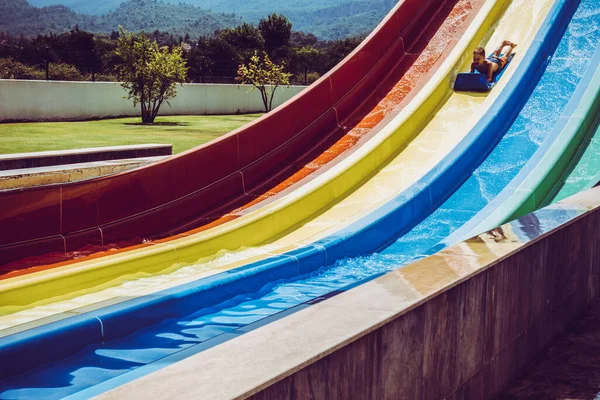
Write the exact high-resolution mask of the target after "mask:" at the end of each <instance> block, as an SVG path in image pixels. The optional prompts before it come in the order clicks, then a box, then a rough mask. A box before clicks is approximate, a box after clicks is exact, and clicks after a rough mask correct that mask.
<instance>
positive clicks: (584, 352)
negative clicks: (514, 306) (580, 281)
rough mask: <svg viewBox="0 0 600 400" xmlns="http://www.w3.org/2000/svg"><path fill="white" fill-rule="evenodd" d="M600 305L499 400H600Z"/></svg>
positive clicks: (575, 324) (557, 339) (533, 365)
mask: <svg viewBox="0 0 600 400" xmlns="http://www.w3.org/2000/svg"><path fill="white" fill-rule="evenodd" d="M599 394H600V301H598V300H597V301H596V302H595V303H594V304H593V306H592V307H591V308H590V310H589V311H588V312H587V313H586V314H585V315H584V316H583V317H582V318H580V319H579V320H578V321H577V322H575V323H573V324H572V325H571V326H570V327H569V328H568V329H567V331H566V332H565V333H564V334H562V335H561V336H559V337H557V338H556V339H555V340H554V341H552V342H551V343H550V345H549V346H548V347H547V348H546V350H544V351H543V352H542V353H541V354H540V357H539V358H538V360H537V361H536V362H534V363H533V364H532V365H531V366H530V367H529V368H527V370H526V371H525V373H524V374H522V376H521V378H520V379H518V380H516V381H513V382H512V383H511V384H509V386H508V388H507V390H506V391H505V392H504V393H503V394H502V395H500V396H498V397H497V399H507V400H508V399H565V400H566V399H569V400H574V399H598V398H600V397H599Z"/></svg>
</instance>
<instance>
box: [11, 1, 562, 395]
mask: <svg viewBox="0 0 600 400" xmlns="http://www.w3.org/2000/svg"><path fill="white" fill-rule="evenodd" d="M567 3H568V2H565V1H563V2H558V3H557V4H556V5H555V8H554V9H553V10H552V14H551V16H553V18H550V19H549V21H550V22H548V23H547V24H546V26H545V27H543V28H542V31H544V30H545V29H547V28H548V27H556V25H564V24H565V14H566V15H568V14H569V12H568V7H565V4H567ZM516 4H517V5H514V4H513V5H514V8H513V9H512V10H511V9H509V11H508V14H507V15H505V18H506V19H505V20H504V21H507V20H512V18H511V17H512V16H513V15H514V14H512V13H516V12H520V13H522V14H523V15H526V14H527V13H525V12H524V11H525V10H526V8H525V9H524V8H523V7H522V6H521V5H520V4H518V3H516ZM565 10H566V11H565ZM531 11H533V10H531ZM561 12H562V13H563V14H562V15H558V14H561ZM531 15H537V18H542V17H540V16H539V13H535V12H533V13H531V14H529V15H528V16H527V15H526V16H525V18H527V17H529V16H531ZM543 15H545V13H542V16H543ZM501 21H502V20H501ZM533 21H535V18H534V19H533ZM551 22H553V23H551ZM522 25H525V24H522ZM534 25H535V23H534ZM538 25H539V22H538ZM536 28H537V27H536V26H535V27H533V28H532V29H533V30H534V32H535V30H536ZM559 31H560V30H559ZM541 35H542V37H544V36H543V33H542V34H541ZM548 35H549V37H548V38H547V39H551V38H552V36H553V35H554V36H556V35H557V33H556V32H553V33H548ZM558 35H560V34H558ZM539 37H540V33H538V36H536V40H537V41H538V43H539V44H540V46H539V47H538V49H537V50H538V51H542V50H541V48H543V47H544V43H543V42H544V41H543V40H541V41H540V40H539ZM522 43H526V41H523V42H522ZM546 46H547V44H546ZM533 53H534V54H535V55H537V56H539V55H540V54H539V53H537V51H534V52H533ZM542 54H543V53H542ZM532 59H533V60H535V59H537V57H535V56H532V57H530V60H529V61H530V63H531V61H533V60H532ZM528 71H529V69H528ZM515 78H516V77H513V79H515ZM517 82H521V81H519V80H518V79H517ZM498 100H503V103H504V105H505V106H506V104H507V103H508V99H496V101H498ZM503 109H504V108H500V110H503ZM479 133H481V129H480V132H479ZM471 148H472V147H471ZM463 150H464V149H463ZM463 154H464V151H463ZM388 207H389V206H388ZM378 210H379V208H378ZM388 211H389V208H388ZM374 214H375V215H374ZM388 214H389V212H388ZM369 217H370V219H376V218H377V217H378V215H377V213H376V212H374V213H370V215H369ZM390 222H394V221H390ZM396 223H397V220H396ZM389 254H390V253H388V256H389ZM300 258H301V256H300V255H298V259H300ZM398 260H399V259H398V258H393V259H392V260H391V261H392V262H394V265H395V266H397V265H398ZM287 261H288V262H289V259H288V260H287ZM388 261H390V260H388ZM348 263H354V264H353V265H354V267H355V268H354V275H353V276H350V277H349V276H348V275H346V276H343V275H340V269H344V267H346V268H347V267H348ZM376 263H377V262H376ZM376 263H375V264H376ZM325 265H327V262H325ZM374 266H376V265H373V263H372V262H370V260H369V259H366V260H365V259H358V260H350V261H345V262H342V263H341V264H338V265H337V270H336V268H332V269H329V270H327V271H325V272H324V273H322V274H318V275H316V276H311V275H309V276H308V277H307V276H306V275H305V276H304V280H305V281H308V285H305V286H304V287H303V290H304V291H303V292H301V291H300V290H299V289H300V285H298V284H294V282H291V283H290V284H286V285H287V286H286V287H285V290H284V291H279V292H277V293H276V296H273V295H271V294H272V293H267V295H265V296H264V297H263V298H262V299H260V300H261V301H254V300H248V301H245V302H244V300H246V299H242V300H238V301H237V303H238V304H239V303H240V302H241V303H242V304H239V306H238V307H236V306H235V305H236V304H235V303H236V302H234V305H233V307H230V308H229V309H228V310H227V311H226V312H221V313H217V314H218V315H214V314H213V315H209V316H207V315H206V314H207V312H206V311H204V312H200V313H199V315H194V314H193V312H194V311H198V308H199V305H202V306H207V305H210V304H211V302H212V301H218V300H219V297H218V296H215V294H216V293H215V292H216V290H220V291H222V292H225V293H224V295H225V296H229V297H231V296H233V295H234V294H235V293H238V294H239V293H243V292H244V291H243V290H241V289H242V288H240V287H237V288H236V287H233V285H230V284H229V283H230V282H223V281H221V282H220V285H219V286H218V287H213V289H214V290H213V291H206V292H204V293H203V294H200V295H198V294H197V295H196V297H195V298H192V297H191V296H189V292H190V291H191V290H193V289H197V287H198V282H194V283H193V284H192V285H188V287H186V288H181V287H179V288H175V289H174V290H172V291H171V293H170V294H165V293H154V295H153V296H152V297H153V299H152V301H153V302H154V304H153V305H152V304H151V305H150V306H153V307H148V304H147V303H146V304H143V303H142V302H141V301H138V302H137V303H136V302H135V301H134V302H133V304H131V303H130V304H129V306H130V310H134V311H135V314H137V316H136V315H135V314H134V313H128V314H125V315H123V314H121V315H118V311H117V310H116V309H115V307H113V308H112V309H110V307H109V309H108V310H106V309H104V310H96V311H95V312H94V315H96V316H98V318H100V320H101V321H102V322H103V327H104V328H105V330H104V331H103V335H105V337H103V338H105V339H107V340H110V339H111V338H114V336H113V335H116V336H117V337H118V336H119V335H122V334H123V333H124V331H125V330H126V329H127V328H126V327H125V325H127V324H129V323H131V322H132V321H131V320H132V319H136V318H137V319H138V321H139V320H143V319H146V321H148V320H150V319H152V318H154V317H153V316H152V315H151V313H152V312H153V313H154V314H157V313H158V314H159V315H160V316H161V318H165V317H174V316H175V315H174V314H175V313H176V312H180V313H182V314H185V313H187V314H191V315H186V317H185V318H183V321H182V320H181V319H180V320H175V321H166V322H165V323H164V324H162V325H161V326H160V327H158V328H154V327H153V328H152V329H151V330H150V331H149V332H148V331H145V332H140V334H139V335H141V336H138V335H137V334H136V335H134V336H135V337H129V338H128V339H127V340H125V341H120V342H119V343H113V344H110V345H109V346H103V348H100V349H98V348H94V350H92V351H90V352H86V353H85V354H83V355H82V356H81V357H78V359H77V361H74V360H70V361H68V362H67V364H68V367H67V366H65V364H64V363H60V365H61V366H55V367H54V368H55V369H52V370H51V371H53V372H56V375H54V374H52V373H51V374H50V376H53V377H54V378H56V376H60V377H62V376H65V371H77V374H76V375H74V376H76V377H78V378H82V379H75V381H73V382H69V384H68V385H67V386H68V388H67V389H65V390H66V391H67V393H68V391H71V390H74V389H73V388H74V387H78V388H81V385H82V381H84V380H86V379H87V378H89V377H91V376H92V375H93V372H99V371H98V370H97V369H96V368H100V370H101V371H102V372H103V373H106V374H107V376H108V377H112V378H115V379H116V380H117V381H118V382H123V379H121V380H119V379H118V378H117V376H118V375H119V374H121V371H122V370H124V369H128V370H134V369H136V368H138V367H139V366H140V365H143V364H149V363H152V361H150V360H157V359H162V358H163V357H165V354H175V356H174V357H171V359H170V360H164V359H163V362H162V363H154V364H153V365H152V366H151V367H150V368H149V369H152V368H157V367H158V366H157V364H160V365H164V363H165V362H171V361H173V358H181V357H183V356H185V355H186V354H190V353H191V352H192V351H200V350H201V349H199V347H200V348H201V347H202V345H200V346H195V345H196V344H198V342H204V341H206V340H207V339H206V338H207V337H209V336H211V335H212V337H213V338H214V337H215V335H216V336H219V335H223V336H225V337H223V336H221V337H220V339H219V340H226V339H227V338H228V337H232V336H235V335H236V334H240V333H242V332H235V330H236V328H238V327H239V326H240V325H243V324H244V323H248V321H249V320H250V321H256V320H259V319H261V318H264V316H265V315H268V314H267V313H266V311H267V309H268V310H269V311H271V312H272V313H276V312H277V311H281V310H282V309H284V305H283V303H286V300H287V301H290V302H291V303H292V304H299V302H300V303H301V302H302V301H303V300H309V299H308V297H310V296H312V297H313V298H314V297H315V296H316V297H318V296H320V295H324V294H326V293H327V292H326V291H324V289H331V288H332V286H335V285H338V287H339V286H340V285H341V287H343V286H344V285H346V284H355V283H356V282H357V281H360V279H361V278H367V277H370V276H372V275H373V273H374V271H373V269H374V268H373V267H374ZM388 266H389V267H392V265H389V264H388ZM291 267H295V268H298V264H294V265H292V266H291ZM277 270H279V269H277ZM271 272H273V271H271ZM244 273H245V274H246V275H247V276H248V277H252V267H249V268H246V270H245V271H244ZM375 274H376V272H375ZM242 275H243V274H242ZM265 275H268V274H264V275H263V276H257V275H254V276H253V278H254V279H256V280H258V281H261V280H262V282H263V283H264V282H268V279H271V280H276V279H277V278H278V276H274V275H275V274H273V275H271V276H265ZM231 276H232V277H233V278H235V276H234V275H233V274H232V275H231ZM221 278H222V276H221ZM349 278H352V279H353V282H352V281H351V279H349ZM305 283H306V282H305ZM325 283H328V284H329V285H327V286H326V285H325ZM202 284H204V287H205V288H209V286H210V284H211V282H208V281H204V282H202ZM254 285H255V284H253V283H251V282H249V280H246V281H245V282H244V285H240V286H244V287H247V286H251V287H252V286H254ZM282 286H283V285H282ZM259 287H260V286H259ZM294 288H295V289H296V291H294V290H290V289H294ZM209 289H210V288H209ZM270 289H271V287H268V288H267V292H269V291H270ZM186 291H187V292H186ZM196 293H198V292H196ZM263 293H264V292H263ZM169 295H170V296H171V297H170V298H169ZM277 295H279V296H277ZM282 295H283V297H284V300H282V298H281V296H282ZM159 297H162V299H163V301H162V302H160V301H158V298H159ZM165 299H166V300H167V301H164V300H165ZM221 299H222V298H221ZM138 300H144V299H138ZM147 300H148V299H145V301H147ZM253 302H254V304H251V303H253ZM288 304H289V303H288ZM229 305H230V306H231V304H229ZM285 305H287V304H285ZM117 306H119V305H117ZM132 306H133V307H132ZM136 307H137V308H136ZM151 308H153V310H152V309H151ZM174 309H177V311H175V310H174ZM209 311H210V310H209ZM111 313H113V314H112V315H111ZM236 318H237V319H236ZM242 320H243V321H242ZM65 322H66V321H62V323H63V325H62V326H61V327H62V328H65V326H66V325H65V324H64V323H65ZM92 322H93V321H92V320H91V319H86V318H85V316H84V315H80V316H79V317H78V320H77V323H80V324H81V325H82V328H83V329H80V330H79V332H80V335H77V334H75V331H74V330H71V331H69V332H68V334H69V335H71V337H70V338H71V339H72V340H73V339H74V338H75V337H80V336H82V335H85V332H84V331H85V329H86V327H87V328H89V330H90V331H89V333H88V334H89V335H90V336H93V335H95V334H96V335H97V334H98V329H97V327H96V328H95V329H94V326H93V325H92ZM88 324H89V325H88ZM96 324H97V321H96ZM72 327H73V325H71V328H72ZM94 332H95V333H94ZM46 333H48V331H46ZM52 333H53V334H56V333H57V330H55V331H54V332H52ZM29 334H31V335H32V337H31V339H32V340H36V339H37V340H39V339H40V336H35V334H36V332H27V333H26V335H24V336H21V337H20V339H21V340H22V342H21V343H25V342H27V339H28V338H27V337H26V336H27V335H29ZM144 335H146V336H144ZM144 337H145V339H144ZM192 337H193V338H194V339H192ZM62 338H63V339H65V336H63V337H62ZM149 338H154V339H155V341H148V340H149ZM156 340H158V341H156ZM15 341H16V340H15ZM15 341H13V345H15V344H16V346H14V348H17V349H18V348H19V343H15ZM62 342H67V341H66V340H63V341H61V343H62ZM69 343H70V342H69ZM29 345H30V346H31V342H30V343H29ZM62 346H63V347H62V348H61V346H57V349H58V348H61V349H62V350H63V351H64V350H65V347H64V343H63V345H62ZM50 347H52V346H50ZM32 348H33V347H28V349H27V350H26V351H28V352H31V351H32ZM52 348H53V347H52ZM142 348H143V349H144V350H145V351H143V352H134V351H132V349H140V350H141V349H142ZM182 349H185V350H182ZM20 350H21V352H20V354H25V353H23V352H22V351H23V350H24V349H23V348H21V349H20ZM107 362H108V364H107ZM82 363H83V364H82ZM61 368H62V370H61ZM86 370H91V371H93V372H91V373H88V372H86ZM147 370H148V368H146V371H145V373H146V372H147ZM37 373H38V376H39V378H38V379H40V378H41V376H42V375H43V374H46V376H48V370H42V371H38V372H37ZM96 375H98V374H96ZM133 375H134V376H139V373H133ZM23 379H32V377H31V376H28V377H27V378H23ZM124 379H125V380H127V379H131V376H130V377H129V378H124ZM21 382H23V381H21ZM37 382H40V381H39V380H38V381H37ZM55 382H56V380H55ZM107 384H108V386H109V387H110V386H111V385H112V386H113V387H114V385H115V384H116V383H115V382H112V383H111V382H110V381H109V382H108V383H107ZM15 385H16V387H21V388H23V387H30V388H31V389H25V391H23V389H21V391H15V392H14V393H20V394H22V393H28V392H27V390H29V393H31V392H34V391H37V393H39V394H42V395H44V394H45V395H47V394H49V393H51V392H50V390H48V389H50V388H49V387H47V386H46V385H44V384H42V385H41V386H40V384H39V383H38V384H31V383H30V384H29V386H27V385H26V384H23V385H21V386H18V384H15ZM55 386H56V385H53V387H52V389H51V390H53V391H54V393H56V392H57V389H56V387H55ZM83 386H85V384H83ZM5 387H6V386H5ZM44 388H47V389H44ZM61 390H62V388H61ZM95 390H98V389H95ZM4 393H7V392H4ZM8 393H9V394H11V393H12V391H8ZM61 393H65V392H61ZM82 393H83V392H82ZM95 393H97V392H95ZM93 394H94V392H93V391H92V392H87V393H86V394H81V396H83V397H85V396H88V395H93Z"/></svg>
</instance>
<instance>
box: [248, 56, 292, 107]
mask: <svg viewBox="0 0 600 400" xmlns="http://www.w3.org/2000/svg"><path fill="white" fill-rule="evenodd" d="M283 68H284V65H277V64H274V63H273V62H272V61H271V59H270V58H269V55H268V54H267V53H265V52H263V53H262V57H259V55H258V52H257V51H255V52H254V55H253V56H252V57H251V58H250V62H249V63H248V65H245V64H240V66H239V68H238V76H237V78H236V80H237V81H238V82H241V83H242V84H246V83H251V84H252V85H253V88H252V89H255V88H256V89H258V91H259V92H260V95H261V97H262V101H263V104H264V106H265V111H266V112H269V111H271V109H272V108H273V97H274V95H275V90H277V87H279V86H280V85H289V84H290V78H291V76H292V74H289V73H287V72H284V71H283Z"/></svg>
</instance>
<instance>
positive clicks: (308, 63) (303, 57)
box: [292, 46, 321, 85]
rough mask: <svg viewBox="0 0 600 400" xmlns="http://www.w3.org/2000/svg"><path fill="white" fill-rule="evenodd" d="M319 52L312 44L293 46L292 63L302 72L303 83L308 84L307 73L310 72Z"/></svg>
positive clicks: (319, 54)
mask: <svg viewBox="0 0 600 400" xmlns="http://www.w3.org/2000/svg"><path fill="white" fill-rule="evenodd" d="M320 56H321V52H320V51H319V50H317V49H315V48H314V47H312V46H304V47H294V48H293V52H292V63H293V65H294V66H295V67H296V68H298V69H299V70H300V71H302V73H303V74H304V84H305V85H308V73H309V72H312V68H313V66H314V65H315V64H316V62H317V60H318V58H319V57H320Z"/></svg>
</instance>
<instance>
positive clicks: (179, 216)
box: [0, 0, 481, 268]
mask: <svg viewBox="0 0 600 400" xmlns="http://www.w3.org/2000/svg"><path fill="white" fill-rule="evenodd" d="M455 3H456V1H454V0H448V1H444V2H438V1H433V0H429V1H425V2H423V1H418V0H406V1H402V2H400V3H399V4H398V5H397V6H396V7H395V8H394V10H392V12H391V13H390V14H389V15H388V16H387V17H386V19H385V20H384V21H383V22H382V24H381V25H380V26H379V27H378V28H377V29H376V30H375V31H374V32H373V34H371V35H370V37H369V38H368V39H367V40H366V41H365V42H364V43H363V44H361V46H359V48H357V49H356V50H355V51H354V52H353V53H352V54H351V55H349V56H348V57H347V58H346V59H345V60H344V61H343V62H342V63H340V64H339V65H338V66H337V67H335V68H334V69H333V70H332V71H331V72H330V73H328V74H327V75H326V76H324V77H323V78H321V79H320V80H319V81H318V82H317V83H316V84H314V85H312V86H311V87H310V88H308V89H307V90H306V91H304V92H303V93H302V94H301V95H299V96H297V97H295V98H294V99H292V100H291V101H290V102H288V103H287V104H285V105H284V106H282V107H280V108H278V109H277V110H275V111H274V112H272V113H269V114H268V115H266V116H264V117H262V118H260V119H259V120H257V121H256V122H254V123H251V124H249V125H247V126H245V127H243V128H241V129H239V130H237V131H235V132H232V133H231V134H229V135H226V136H225V137H223V138H221V139H219V140H216V141H214V142H211V143H210V144H208V145H206V146H201V147H199V148H197V149H194V150H191V151H188V152H186V153H183V154H181V155H178V156H176V157H173V158H170V159H168V160H165V161H164V162H160V163H157V164H155V165H152V166H149V167H146V168H141V169H138V170H135V171H131V172H127V173H121V174H118V175H114V176H111V177H105V178H100V179H94V180H89V181H86V182H80V183H73V184H64V185H54V186H51V187H45V188H38V189H25V190H19V191H14V192H11V193H7V194H1V195H0V209H3V210H10V212H4V213H2V215H0V225H1V226H2V227H3V229H2V231H0V264H6V263H9V262H11V261H17V260H21V259H23V258H25V257H28V256H33V255H41V254H47V253H59V254H60V253H62V254H65V253H69V252H72V251H73V250H78V249H81V248H82V247H84V246H90V245H93V246H100V248H102V246H105V245H107V244H111V243H120V242H123V241H125V242H126V243H127V244H132V243H141V242H142V240H143V239H146V238H156V237H164V236H165V235H167V236H168V235H173V234H177V233H182V232H186V231H189V230H190V229H194V228H197V227H200V226H203V225H206V224H208V223H213V224H214V223H215V221H216V220H220V222H222V221H223V220H224V221H227V220H231V219H234V218H236V217H238V216H239V214H240V213H239V212H236V213H233V212H232V211H235V210H237V211H239V210H238V208H239V207H240V206H241V205H244V204H249V205H252V204H254V203H255V202H257V201H264V200H266V199H268V198H270V197H274V196H275V195H276V194H278V193H279V192H281V191H283V190H284V189H285V188H286V187H288V186H290V185H291V184H293V183H295V182H296V181H298V180H300V179H301V178H303V177H304V176H306V175H308V174H311V173H314V172H315V170H317V169H319V167H321V166H322V165H323V164H326V163H327V161H328V159H330V158H334V157H336V156H338V155H339V153H343V152H344V151H345V150H348V148H349V147H352V146H353V145H354V144H356V142H357V141H358V140H359V139H360V138H361V137H362V136H364V135H367V134H372V132H371V131H372V129H371V128H374V127H375V126H376V125H377V123H378V122H379V121H380V120H381V119H382V118H383V117H384V116H385V114H386V113H387V112H389V110H386V109H385V107H389V104H390V103H391V104H392V107H393V106H394V105H396V104H394V100H396V99H394V98H392V99H389V98H388V99H387V105H386V102H382V100H383V99H384V98H385V97H386V95H388V94H392V96H395V97H396V98H402V97H403V96H404V95H406V94H407V93H408V92H409V91H410V90H411V89H412V88H414V87H415V85H416V84H417V83H418V78H419V74H415V73H414V72H415V71H413V75H412V76H409V77H407V78H409V79H407V80H405V81H404V82H403V85H402V87H400V88H397V89H400V90H396V91H395V92H394V93H391V92H392V91H393V90H392V89H393V88H394V86H395V85H396V84H397V83H398V80H399V78H401V77H403V75H404V72H406V71H407V70H408V69H409V67H410V66H411V65H412V64H413V63H414V61H415V58H417V56H419V53H421V50H422V49H423V47H424V45H425V44H427V42H428V40H429V39H430V38H431V35H432V34H434V33H435V32H436V31H437V27H436V26H434V25H435V24H439V23H440V22H441V21H443V20H444V19H445V18H444V17H445V15H444V13H447V12H449V11H450V10H451V9H452V5H453V4H455ZM462 3H463V4H464V5H465V7H466V9H465V10H463V14H465V15H466V14H469V13H470V9H471V8H475V9H477V8H478V7H479V4H480V3H481V2H480V1H466V2H465V1H463V2H462ZM458 22H461V21H458ZM429 23H432V24H434V25H433V26H431V28H432V29H426V28H427V27H429V26H430V25H429ZM456 28H458V29H460V24H458V25H457V27H456ZM456 28H455V30H456ZM452 33H454V32H451V36H452ZM428 36H429V37H428ZM447 39H448V40H447V42H449V43H446V46H450V47H451V45H453V44H454V42H452V40H451V39H452V37H448V38H447ZM441 43H442V42H440V44H441ZM446 46H442V47H441V48H439V49H435V51H434V52H433V53H431V54H421V55H424V56H428V57H427V58H428V59H427V60H426V62H425V63H424V64H423V65H421V67H423V70H422V71H421V72H425V73H426V72H427V71H428V69H429V68H430V67H431V66H432V64H434V63H435V62H436V61H437V59H438V58H439V57H440V56H442V55H443V54H444V52H445V51H446V48H445V47H446ZM415 52H416V53H415ZM415 78H417V79H415ZM410 79H413V81H410ZM390 100H391V101H390ZM382 105H383V107H382ZM376 106H379V109H378V110H376V111H377V112H374V113H369V111H371V110H372V109H373V108H374V107H376ZM365 116H368V117H369V118H368V119H367V118H365ZM324 153H327V154H325V155H323V154H324ZM320 155H322V156H321V157H319V156H320ZM32 262H33V263H40V262H43V260H33V261H32ZM22 265H31V264H27V263H22V262H21V263H16V264H13V265H12V266H11V268H19V267H20V266H22Z"/></svg>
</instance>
